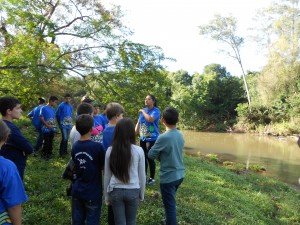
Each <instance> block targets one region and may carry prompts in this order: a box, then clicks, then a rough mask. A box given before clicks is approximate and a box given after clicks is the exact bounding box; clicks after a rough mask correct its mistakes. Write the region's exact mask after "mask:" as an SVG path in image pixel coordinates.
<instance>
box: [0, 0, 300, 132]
mask: <svg viewBox="0 0 300 225" xmlns="http://www.w3.org/2000/svg"><path fill="white" fill-rule="evenodd" d="M0 12H1V18H0V48H1V51H0V75H1V76H0V95H1V96H3V95H13V96H16V97H17V98H19V99H20V100H21V102H22V104H23V106H24V107H25V109H26V108H30V107H32V106H33V105H34V104H35V101H36V99H37V97H40V96H45V97H49V96H50V95H57V96H63V95H64V94H65V93H67V92H68V93H72V94H73V96H74V97H75V101H79V98H81V97H82V96H83V95H86V94H88V95H90V96H91V97H93V98H94V99H96V100H97V101H99V102H102V103H107V102H111V101H117V102H120V103H121V104H123V105H124V107H125V108H126V110H127V114H128V116H134V117H136V114H137V111H138V109H139V108H140V107H141V106H142V105H143V99H144V97H145V96H146V95H147V94H148V93H151V94H154V95H156V97H157V99H158V103H159V106H160V107H161V108H163V107H165V106H167V105H173V106H175V107H177V108H178V109H179V110H180V112H181V120H180V121H181V122H180V125H181V126H182V127H183V128H186V129H212V130H223V131H224V130H228V129H231V130H234V129H236V130H244V131H253V130H254V131H259V132H266V133H277V134H292V133H299V128H298V127H297V124H298V123H299V121H300V118H299V112H300V104H299V103H300V95H299V90H300V79H299V78H300V77H299V76H300V64H299V53H300V47H299V46H300V45H299V38H300V32H299V31H300V30H299V29H300V16H299V15H300V8H299V1H296V0H280V1H275V2H274V3H272V5H271V6H270V7H268V8H264V9H261V10H260V11H259V12H258V13H257V15H255V19H256V20H257V23H255V29H253V32H252V33H253V35H252V37H251V41H255V42H256V43H257V45H259V46H261V48H262V49H264V50H265V53H266V59H267V64H266V65H265V66H264V67H263V68H262V70H261V71H244V70H243V64H242V63H243V61H242V59H243V54H242V51H241V50H242V47H243V45H244V44H246V43H247V42H245V40H246V39H247V38H248V40H250V37H241V36H239V35H238V34H237V26H238V21H237V20H236V19H235V18H234V17H232V16H231V15H230V16H221V15H220V14H218V15H216V16H215V17H214V18H212V20H211V21H210V22H209V23H208V24H205V25H200V26H199V35H205V36H207V37H209V38H212V39H213V40H216V41H218V42H220V43H223V44H224V45H225V47H226V48H224V49H228V51H224V52H225V53H226V54H227V55H228V57H232V58H233V59H235V60H237V62H238V63H239V65H240V66H241V75H242V76H241V77H237V76H233V75H232V74H230V72H228V71H227V70H226V67H225V66H223V65H220V64H217V63H212V64H210V65H207V66H206V67H205V68H204V69H203V71H202V72H201V73H195V74H188V73H187V72H186V71H184V70H179V71H177V72H170V71H167V70H166V68H165V67H164V66H163V62H164V61H166V60H173V59H171V58H168V57H166V56H165V55H164V53H163V50H162V49H161V48H160V47H158V46H148V45H145V44H142V43H135V42H132V41H131V40H130V35H131V34H132V31H131V30H130V28H128V27H126V25H124V24H123V23H122V16H123V15H122V11H121V9H120V7H118V6H115V7H113V8H112V9H109V10H108V9H107V8H105V6H104V5H103V4H102V3H101V2H99V1H98V2H97V1H92V0H74V1H70V0H50V1H44V0H32V1H27V0H18V1H15V0H0Z"/></svg>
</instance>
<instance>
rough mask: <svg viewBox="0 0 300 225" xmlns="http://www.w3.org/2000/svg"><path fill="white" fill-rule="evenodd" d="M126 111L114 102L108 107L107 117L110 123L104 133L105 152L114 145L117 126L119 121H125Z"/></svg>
mask: <svg viewBox="0 0 300 225" xmlns="http://www.w3.org/2000/svg"><path fill="white" fill-rule="evenodd" d="M124 111H125V110H124V108H123V106H122V105H120V104H119V103H115V102H112V103H109V104H108V106H107V110H106V116H107V118H108V120H109V122H108V124H107V125H106V127H105V129H104V131H103V141H102V144H103V147H104V150H105V151H106V150H107V149H108V147H109V146H110V145H111V143H112V139H113V136H114V130H115V127H116V124H117V122H118V121H119V120H121V119H123V114H124Z"/></svg>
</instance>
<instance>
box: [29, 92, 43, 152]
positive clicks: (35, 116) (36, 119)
mask: <svg viewBox="0 0 300 225" xmlns="http://www.w3.org/2000/svg"><path fill="white" fill-rule="evenodd" d="M38 100H39V105H38V106H37V107H35V108H34V109H33V110H32V111H31V112H30V113H28V115H27V117H28V118H30V119H31V121H32V124H33V126H34V128H35V130H36V131H37V132H38V138H37V140H36V144H35V146H34V153H35V154H36V152H38V150H39V149H40V147H41V146H42V144H43V133H42V126H43V124H42V122H41V121H40V110H41V108H42V107H43V106H44V105H45V103H46V99H45V98H39V99H38Z"/></svg>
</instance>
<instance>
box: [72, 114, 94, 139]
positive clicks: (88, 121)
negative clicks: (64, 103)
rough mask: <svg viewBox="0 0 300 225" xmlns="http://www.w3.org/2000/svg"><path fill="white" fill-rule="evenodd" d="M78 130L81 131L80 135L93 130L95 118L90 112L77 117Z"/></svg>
mask: <svg viewBox="0 0 300 225" xmlns="http://www.w3.org/2000/svg"><path fill="white" fill-rule="evenodd" d="M75 126H76V130H77V131H78V132H79V133H80V135H81V136H82V135H85V134H87V133H89V132H91V131H92V128H93V126H94V118H93V117H92V116H91V115H88V114H82V115H79V116H78V117H77V119H76V123H75Z"/></svg>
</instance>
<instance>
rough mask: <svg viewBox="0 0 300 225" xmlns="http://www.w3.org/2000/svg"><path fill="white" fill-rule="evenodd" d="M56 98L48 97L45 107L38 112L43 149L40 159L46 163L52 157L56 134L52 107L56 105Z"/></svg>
mask: <svg viewBox="0 0 300 225" xmlns="http://www.w3.org/2000/svg"><path fill="white" fill-rule="evenodd" d="M57 101H58V98H57V97H55V96H50V98H49V102H48V104H47V105H45V106H43V107H42V108H41V111H40V120H41V122H42V124H43V127H42V132H43V140H44V141H43V149H42V157H43V158H44V159H45V160H46V161H48V160H49V159H50V157H51V156H52V149H53V138H54V133H55V132H56V123H55V111H54V108H53V107H54V106H55V105H56V104H57Z"/></svg>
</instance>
